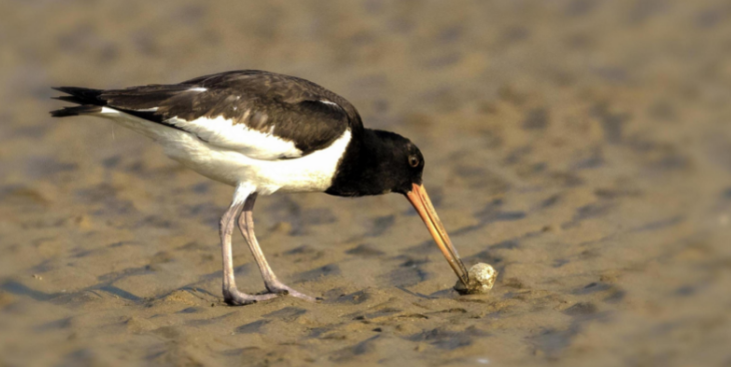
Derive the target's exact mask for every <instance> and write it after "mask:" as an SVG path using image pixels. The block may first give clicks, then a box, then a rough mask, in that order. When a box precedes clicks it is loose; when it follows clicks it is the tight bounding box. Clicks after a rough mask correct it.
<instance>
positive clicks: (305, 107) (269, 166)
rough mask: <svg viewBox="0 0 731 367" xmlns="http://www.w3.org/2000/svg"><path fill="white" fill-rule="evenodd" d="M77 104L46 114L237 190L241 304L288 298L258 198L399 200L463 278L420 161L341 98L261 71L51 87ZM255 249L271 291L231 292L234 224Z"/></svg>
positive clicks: (226, 260)
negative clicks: (148, 147)
mask: <svg viewBox="0 0 731 367" xmlns="http://www.w3.org/2000/svg"><path fill="white" fill-rule="evenodd" d="M54 89H56V90H58V91H61V92H64V93H66V94H67V95H64V96H61V97H56V99H59V100H62V101H66V102H72V103H75V104H77V105H76V106H73V107H65V108H63V109H60V110H56V111H52V112H51V115H52V116H53V117H67V116H79V115H81V116H87V115H88V116H96V117H103V118H107V119H111V120H112V121H114V122H116V123H118V124H120V125H122V126H124V127H127V128H130V129H132V130H134V131H136V132H138V133H141V134H142V135H145V136H147V137H149V138H152V139H153V140H154V141H156V142H157V143H159V144H160V145H162V147H163V148H164V151H165V153H166V154H167V155H168V156H169V157H170V158H172V159H174V160H176V161H178V162H180V163H182V164H183V165H185V166H187V167H189V168H191V169H193V170H194V171H196V172H198V173H200V174H202V175H204V176H206V177H209V178H211V179H214V180H216V181H220V182H223V183H226V184H229V185H232V186H234V187H235V192H234V195H233V200H232V202H231V206H230V207H229V208H228V210H227V211H226V212H225V213H224V214H223V217H222V218H221V222H220V236H221V248H222V252H223V296H224V299H225V301H226V302H227V303H228V304H231V305H245V304H249V303H253V302H257V301H262V300H266V299H270V298H273V297H276V296H278V295H280V294H289V295H291V296H294V297H299V298H303V299H306V300H310V301H313V300H315V299H314V298H313V297H310V296H308V295H305V294H303V293H300V292H298V291H296V290H294V289H292V288H290V287H289V286H287V285H285V284H284V283H282V282H281V281H280V280H279V279H278V278H277V276H276V275H275V274H274V272H273V271H272V269H271V267H270V266H269V264H268V263H267V260H266V258H265V257H264V253H263V252H262V250H261V248H260V247H259V243H258V242H257V240H256V236H255V235H254V219H253V209H254V203H255V202H256V198H257V196H258V195H270V194H273V193H275V192H324V193H327V194H330V195H337V196H347V197H355V196H366V195H381V194H386V193H391V192H393V193H399V194H403V195H405V196H406V198H407V199H408V200H409V201H410V202H411V204H412V205H413V206H414V208H415V209H416V211H417V212H418V213H419V215H420V216H421V219H422V220H423V221H424V223H425V224H426V226H427V228H428V229H429V232H430V233H431V235H432V236H433V237H434V240H435V241H436V243H437V245H438V246H439V249H440V250H441V252H442V253H443V254H444V256H445V257H446V259H447V261H448V262H449V265H450V266H451V267H452V269H453V270H454V272H455V273H456V274H457V276H458V277H459V279H460V280H462V282H463V283H465V284H467V271H466V270H465V267H464V265H463V264H462V261H461V260H460V258H459V255H458V254H457V251H456V249H455V248H454V246H453V245H452V242H451V241H450V239H449V237H448V235H447V232H446V231H445V229H444V226H443V225H442V222H441V221H440V220H439V217H438V216H437V213H436V211H435V210H434V207H433V206H432V203H431V200H430V199H429V196H428V195H427V192H426V190H425V189H424V186H423V185H422V177H421V176H422V171H423V170H424V157H423V156H422V154H421V152H420V151H419V148H417V147H416V145H414V144H413V143H412V142H411V141H409V139H407V138H404V137H403V136H401V135H398V134H395V133H392V132H388V131H381V130H372V129H367V128H364V127H363V123H362V122H361V118H360V115H359V114H358V111H357V110H356V109H355V107H353V105H351V104H350V102H348V101H347V100H345V98H343V97H340V96H339V95H337V94H335V93H333V92H331V91H329V90H327V89H325V88H323V87H321V86H319V85H317V84H315V83H312V82H310V81H307V80H304V79H301V78H297V77H293V76H287V75H282V74H276V73H271V72H266V71H260V70H241V71H230V72H224V73H220V74H213V75H206V76H202V77H198V78H195V79H191V80H188V81H185V82H182V83H180V84H169V85H146V86H139V87H131V88H126V89H110V90H101V89H89V88H78V87H58V88H54ZM237 222H238V227H239V229H240V230H241V233H242V234H243V235H244V238H245V239H246V242H247V243H248V245H249V249H250V250H251V253H252V254H253V255H254V259H255V260H256V263H257V265H258V266H259V270H260V272H261V275H262V277H263V278H264V283H265V285H266V288H267V290H268V293H264V294H256V295H253V294H245V293H243V292H241V291H239V290H238V289H237V288H236V281H235V279H234V269H233V261H232V255H231V234H232V233H233V230H234V225H235V223H237Z"/></svg>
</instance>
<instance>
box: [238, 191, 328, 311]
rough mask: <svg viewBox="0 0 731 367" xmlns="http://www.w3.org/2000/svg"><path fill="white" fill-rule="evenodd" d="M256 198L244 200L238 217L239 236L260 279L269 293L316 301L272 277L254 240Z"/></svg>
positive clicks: (267, 264)
mask: <svg viewBox="0 0 731 367" xmlns="http://www.w3.org/2000/svg"><path fill="white" fill-rule="evenodd" d="M256 196H257V194H256V193H253V194H251V195H249V197H248V198H246V202H245V203H244V211H243V213H241V216H240V217H239V229H240V230H241V234H243V235H244V238H245V239H246V242H248V244H249V249H250V250H251V254H252V255H254V259H255V260H256V264H257V265H259V271H260V272H261V276H262V278H264V284H266V287H267V289H268V290H269V292H272V293H279V294H282V293H284V294H289V295H290V296H294V297H297V298H302V299H304V300H307V301H312V302H314V301H315V300H316V299H315V298H314V297H310V296H308V295H306V294H304V293H301V292H298V291H296V290H294V289H292V288H290V287H289V286H287V285H285V284H284V283H282V282H281V281H279V279H277V276H276V275H274V271H272V268H271V267H270V266H269V263H268V262H267V259H266V258H264V253H263V252H262V251H261V247H259V242H258V241H257V240H256V235H255V234H254V216H253V210H254V202H255V201H256Z"/></svg>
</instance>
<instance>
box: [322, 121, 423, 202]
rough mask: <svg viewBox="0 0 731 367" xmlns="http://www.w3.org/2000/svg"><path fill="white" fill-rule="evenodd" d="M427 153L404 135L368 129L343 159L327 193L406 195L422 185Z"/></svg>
mask: <svg viewBox="0 0 731 367" xmlns="http://www.w3.org/2000/svg"><path fill="white" fill-rule="evenodd" d="M423 171H424V156H423V155H422V154H421V151H420V150H419V148H417V147H416V145H414V143H412V142H411V141H410V140H409V139H407V138H404V137H403V136H401V135H398V134H395V133H392V132H388V131H382V130H370V129H366V130H365V131H364V132H363V135H362V136H360V137H355V136H354V137H353V141H352V142H351V144H350V145H349V146H348V149H347V150H346V152H345V155H344V156H343V159H342V160H341V161H340V165H339V167H338V172H337V174H336V176H335V178H334V179H333V185H332V186H331V187H330V188H329V189H328V190H327V193H329V194H333V195H338V196H365V195H380V194H386V193H389V192H396V193H401V194H406V193H407V192H409V191H410V190H411V188H412V186H413V184H417V185H421V174H422V172H423Z"/></svg>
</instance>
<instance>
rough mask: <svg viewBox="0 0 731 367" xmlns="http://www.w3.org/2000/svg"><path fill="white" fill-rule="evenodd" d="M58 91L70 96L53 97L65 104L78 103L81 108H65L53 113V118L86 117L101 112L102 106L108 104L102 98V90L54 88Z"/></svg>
mask: <svg viewBox="0 0 731 367" xmlns="http://www.w3.org/2000/svg"><path fill="white" fill-rule="evenodd" d="M52 88H53V89H55V90H57V91H61V92H64V93H66V94H69V95H68V96H59V97H53V99H58V100H60V101H64V102H71V103H77V104H80V105H81V106H74V107H64V108H62V109H60V110H55V111H51V116H53V117H66V116H78V115H86V114H90V113H98V112H101V110H102V106H106V105H107V102H106V101H105V100H103V99H101V98H100V96H101V94H102V93H103V92H104V91H102V90H100V89H90V88H79V87H52Z"/></svg>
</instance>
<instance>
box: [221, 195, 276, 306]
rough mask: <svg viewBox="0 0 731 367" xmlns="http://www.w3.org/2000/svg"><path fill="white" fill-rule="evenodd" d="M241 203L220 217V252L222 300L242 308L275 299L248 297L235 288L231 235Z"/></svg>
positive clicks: (233, 205)
mask: <svg viewBox="0 0 731 367" xmlns="http://www.w3.org/2000/svg"><path fill="white" fill-rule="evenodd" d="M242 207H243V203H242V202H241V201H240V200H239V201H237V200H236V197H234V201H233V202H232V203H231V206H230V207H229V208H228V210H227V211H226V213H225V214H224V215H223V217H221V223H220V234H221V250H222V254H223V299H224V300H225V301H226V303H228V304H229V305H232V306H242V305H247V304H250V303H255V302H258V301H263V300H267V299H271V298H274V297H276V296H277V295H276V294H263V295H250V294H246V293H243V292H240V291H239V290H238V289H237V288H236V279H234V265H233V257H232V255H231V234H232V233H233V228H234V221H235V220H236V217H237V216H239V215H240V214H241V208H242Z"/></svg>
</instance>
